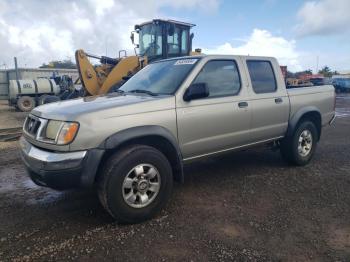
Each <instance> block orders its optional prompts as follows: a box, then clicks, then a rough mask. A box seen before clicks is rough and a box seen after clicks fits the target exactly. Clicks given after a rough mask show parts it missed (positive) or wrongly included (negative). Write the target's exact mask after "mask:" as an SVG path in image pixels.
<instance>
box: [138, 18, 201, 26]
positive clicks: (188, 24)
mask: <svg viewBox="0 0 350 262" xmlns="http://www.w3.org/2000/svg"><path fill="white" fill-rule="evenodd" d="M157 21H160V22H166V23H173V24H177V25H184V26H188V27H193V26H196V25H195V24H191V23H186V22H181V21H176V20H171V19H153V20H151V21H147V22H144V23H142V24H139V25H138V26H143V25H147V24H151V23H154V22H157Z"/></svg>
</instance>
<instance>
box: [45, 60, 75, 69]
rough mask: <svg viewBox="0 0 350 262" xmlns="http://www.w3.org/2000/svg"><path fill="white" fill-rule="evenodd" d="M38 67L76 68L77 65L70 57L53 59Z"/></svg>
mask: <svg viewBox="0 0 350 262" xmlns="http://www.w3.org/2000/svg"><path fill="white" fill-rule="evenodd" d="M39 68H64V69H76V68H77V65H76V64H74V63H73V62H72V61H71V60H70V59H67V60H63V61H58V60H54V61H51V62H49V63H48V64H45V63H44V64H42V65H41V66H40V67H39Z"/></svg>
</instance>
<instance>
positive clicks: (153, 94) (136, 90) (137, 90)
mask: <svg viewBox="0 0 350 262" xmlns="http://www.w3.org/2000/svg"><path fill="white" fill-rule="evenodd" d="M129 93H143V94H147V95H150V96H157V95H158V94H156V93H153V92H151V91H148V90H144V89H134V90H131V91H129Z"/></svg>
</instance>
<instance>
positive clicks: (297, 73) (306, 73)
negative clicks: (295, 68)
mask: <svg viewBox="0 0 350 262" xmlns="http://www.w3.org/2000/svg"><path fill="white" fill-rule="evenodd" d="M301 75H312V70H311V69H307V70H304V71H299V72H296V73H295V74H294V77H295V78H300V76H301Z"/></svg>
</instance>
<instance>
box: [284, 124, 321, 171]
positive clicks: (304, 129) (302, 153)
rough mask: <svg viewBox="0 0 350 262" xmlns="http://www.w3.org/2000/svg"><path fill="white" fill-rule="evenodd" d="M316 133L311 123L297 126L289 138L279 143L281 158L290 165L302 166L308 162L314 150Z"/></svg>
mask: <svg viewBox="0 0 350 262" xmlns="http://www.w3.org/2000/svg"><path fill="white" fill-rule="evenodd" d="M317 141H318V131H317V128H316V126H315V124H314V123H313V122H311V121H303V122H301V123H300V124H299V126H298V127H297V129H296V130H295V131H294V133H293V135H292V136H291V137H286V138H284V139H283V141H282V142H281V154H282V157H283V158H284V159H285V160H286V161H287V162H289V163H290V164H294V165H298V166H303V165H306V164H307V163H309V162H310V160H311V158H312V156H313V155H314V152H315V150H316V146H317Z"/></svg>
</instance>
